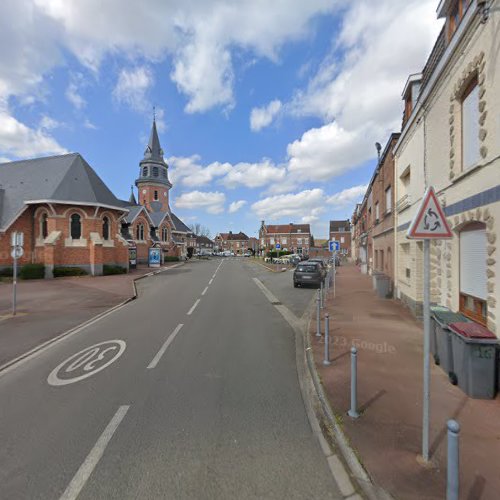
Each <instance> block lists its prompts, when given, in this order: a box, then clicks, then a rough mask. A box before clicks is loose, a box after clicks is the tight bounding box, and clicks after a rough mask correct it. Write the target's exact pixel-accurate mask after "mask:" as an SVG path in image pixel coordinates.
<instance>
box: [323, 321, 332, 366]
mask: <svg viewBox="0 0 500 500" xmlns="http://www.w3.org/2000/svg"><path fill="white" fill-rule="evenodd" d="M329 330H330V315H329V314H328V313H326V314H325V359H324V360H323V364H324V365H325V366H328V365H331V363H330V331H329Z"/></svg>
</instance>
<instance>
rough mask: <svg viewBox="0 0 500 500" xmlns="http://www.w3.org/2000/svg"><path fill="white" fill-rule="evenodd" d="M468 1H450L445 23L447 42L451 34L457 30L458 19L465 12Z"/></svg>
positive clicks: (460, 18) (459, 19) (469, 1)
mask: <svg viewBox="0 0 500 500" xmlns="http://www.w3.org/2000/svg"><path fill="white" fill-rule="evenodd" d="M470 3H471V0H455V1H454V2H453V3H452V5H451V8H450V10H449V14H448V16H447V19H446V23H447V25H448V27H447V33H448V42H449V41H450V40H451V38H452V37H453V34H454V33H455V31H456V30H457V28H458V26H459V24H460V21H461V20H462V18H463V17H464V15H465V13H466V12H467V9H468V8H469V5H470Z"/></svg>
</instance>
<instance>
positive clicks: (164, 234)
mask: <svg viewBox="0 0 500 500" xmlns="http://www.w3.org/2000/svg"><path fill="white" fill-rule="evenodd" d="M161 240H162V241H168V229H167V228H166V227H164V228H162V230H161Z"/></svg>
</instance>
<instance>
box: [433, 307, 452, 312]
mask: <svg viewBox="0 0 500 500" xmlns="http://www.w3.org/2000/svg"><path fill="white" fill-rule="evenodd" d="M431 311H432V312H434V311H449V309H448V308H447V307H446V306H431Z"/></svg>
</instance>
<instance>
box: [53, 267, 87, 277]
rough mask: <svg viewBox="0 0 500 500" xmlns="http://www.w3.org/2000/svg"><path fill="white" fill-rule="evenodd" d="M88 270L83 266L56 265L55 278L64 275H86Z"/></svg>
mask: <svg viewBox="0 0 500 500" xmlns="http://www.w3.org/2000/svg"><path fill="white" fill-rule="evenodd" d="M86 274H88V273H87V271H85V269H82V268H81V267H62V266H61V267H55V268H54V278H60V277H62V276H85V275H86Z"/></svg>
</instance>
